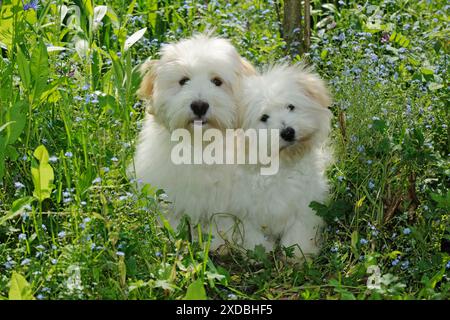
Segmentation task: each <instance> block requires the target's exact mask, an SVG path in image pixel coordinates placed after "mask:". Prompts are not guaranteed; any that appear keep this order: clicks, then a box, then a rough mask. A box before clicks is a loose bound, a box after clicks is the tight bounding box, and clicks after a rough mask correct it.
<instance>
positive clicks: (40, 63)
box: [30, 41, 49, 100]
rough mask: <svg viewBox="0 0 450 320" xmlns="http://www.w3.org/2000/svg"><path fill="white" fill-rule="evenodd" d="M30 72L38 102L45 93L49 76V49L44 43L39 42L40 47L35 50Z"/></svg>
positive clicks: (35, 97)
mask: <svg viewBox="0 0 450 320" xmlns="http://www.w3.org/2000/svg"><path fill="white" fill-rule="evenodd" d="M30 70H31V77H32V79H33V86H34V93H33V100H36V99H39V97H40V96H41V93H42V92H44V91H45V88H46V87H47V79H48V75H49V70H48V53H47V47H46V46H45V44H44V42H43V41H39V43H38V45H37V46H36V47H35V48H34V50H33V54H32V55H31V63H30Z"/></svg>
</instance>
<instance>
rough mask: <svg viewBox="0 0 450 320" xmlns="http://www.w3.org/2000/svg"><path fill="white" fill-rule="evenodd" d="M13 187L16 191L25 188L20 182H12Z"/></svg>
mask: <svg viewBox="0 0 450 320" xmlns="http://www.w3.org/2000/svg"><path fill="white" fill-rule="evenodd" d="M14 187H15V188H16V189H17V190H20V189H22V188H25V185H24V184H23V183H22V182H19V181H17V182H14Z"/></svg>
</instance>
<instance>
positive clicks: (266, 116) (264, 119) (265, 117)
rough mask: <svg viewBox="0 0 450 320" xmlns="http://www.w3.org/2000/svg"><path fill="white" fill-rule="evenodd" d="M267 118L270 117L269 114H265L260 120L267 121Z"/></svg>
mask: <svg viewBox="0 0 450 320" xmlns="http://www.w3.org/2000/svg"><path fill="white" fill-rule="evenodd" d="M267 119H269V115H267V114H263V115H262V117H261V119H260V120H261V121H262V122H266V121H267Z"/></svg>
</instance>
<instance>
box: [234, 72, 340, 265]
mask: <svg viewBox="0 0 450 320" xmlns="http://www.w3.org/2000/svg"><path fill="white" fill-rule="evenodd" d="M242 92H243V95H242V111H241V116H240V118H241V119H240V122H241V125H242V128H244V129H249V128H254V129H279V133H280V141H279V157H280V158H279V160H280V164H279V172H278V173H277V174H275V175H261V174H260V170H259V165H256V166H251V165H241V166H239V168H238V172H236V174H235V181H234V183H233V193H232V211H233V212H235V213H236V214H237V215H238V216H239V218H240V220H241V222H242V224H243V229H244V239H243V240H244V243H243V245H244V247H245V248H247V249H253V248H254V247H255V245H263V246H264V247H265V248H266V249H267V250H272V249H273V246H274V244H275V242H276V241H278V240H280V243H281V245H283V246H286V247H289V246H293V245H298V246H296V247H297V248H298V247H299V248H300V250H298V249H296V251H295V254H296V256H299V257H303V256H307V255H310V254H315V253H317V252H318V251H319V248H320V247H319V240H320V237H319V235H320V229H321V227H322V226H323V220H322V219H321V218H320V217H319V216H317V215H316V214H315V212H314V211H313V210H312V209H311V208H310V207H309V204H310V202H311V201H319V202H323V201H324V200H326V198H327V190H328V187H327V180H326V178H325V175H324V171H325V169H326V165H327V164H328V162H329V160H330V158H331V157H330V153H329V151H328V150H327V148H326V142H327V137H328V134H329V131H330V120H331V116H332V114H331V112H330V111H329V110H328V108H327V107H328V106H329V105H330V103H331V99H330V95H329V93H328V90H327V88H326V86H325V84H324V82H323V81H322V80H321V79H320V78H319V77H318V76H317V75H316V74H314V73H312V72H311V71H310V70H308V69H305V68H304V67H303V66H301V65H295V66H285V65H281V66H275V67H273V68H271V69H269V70H268V71H267V72H266V73H263V74H261V75H254V76H251V77H248V78H246V80H245V81H244V83H243V91H242Z"/></svg>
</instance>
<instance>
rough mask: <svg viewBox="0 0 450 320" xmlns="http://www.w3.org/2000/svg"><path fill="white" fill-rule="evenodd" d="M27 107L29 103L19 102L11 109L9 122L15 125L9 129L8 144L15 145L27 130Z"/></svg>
mask: <svg viewBox="0 0 450 320" xmlns="http://www.w3.org/2000/svg"><path fill="white" fill-rule="evenodd" d="M26 107H27V103H26V102H25V101H17V102H16V103H15V104H14V106H13V107H12V108H11V112H10V119H9V120H11V121H13V122H14V123H13V124H12V125H10V126H9V127H8V128H7V131H8V144H12V143H14V142H15V141H16V140H17V138H19V136H20V135H21V134H22V131H23V129H24V128H25V124H26V120H27V113H26Z"/></svg>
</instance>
